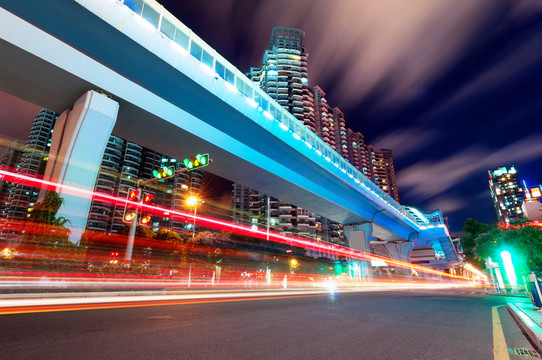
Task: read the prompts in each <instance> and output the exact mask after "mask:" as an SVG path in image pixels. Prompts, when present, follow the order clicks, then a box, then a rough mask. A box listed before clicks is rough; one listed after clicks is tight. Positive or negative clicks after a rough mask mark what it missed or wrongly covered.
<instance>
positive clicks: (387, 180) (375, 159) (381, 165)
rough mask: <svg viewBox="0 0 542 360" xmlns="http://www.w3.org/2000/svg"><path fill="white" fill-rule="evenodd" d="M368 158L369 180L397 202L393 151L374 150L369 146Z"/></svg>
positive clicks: (397, 190) (397, 193)
mask: <svg viewBox="0 0 542 360" xmlns="http://www.w3.org/2000/svg"><path fill="white" fill-rule="evenodd" d="M369 157H370V163H371V165H370V166H371V179H372V180H373V182H374V183H375V184H377V185H378V186H379V187H380V188H381V189H382V190H384V192H386V194H388V195H389V196H391V197H392V198H393V199H395V201H397V202H399V189H398V188H397V176H396V174H395V162H394V160H393V150H390V149H380V150H376V149H375V148H374V146H372V145H370V146H369Z"/></svg>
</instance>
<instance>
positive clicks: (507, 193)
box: [488, 166, 524, 224]
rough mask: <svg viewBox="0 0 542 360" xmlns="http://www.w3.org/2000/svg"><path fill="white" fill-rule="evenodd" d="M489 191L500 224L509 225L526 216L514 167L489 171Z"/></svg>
mask: <svg viewBox="0 0 542 360" xmlns="http://www.w3.org/2000/svg"><path fill="white" fill-rule="evenodd" d="M488 173H489V191H490V194H491V199H492V200H493V206H494V207H495V213H496V215H497V218H498V219H499V221H500V222H503V223H506V224H509V223H510V222H512V221H515V220H519V219H521V218H522V217H523V216H524V213H523V210H522V205H523V194H522V188H521V186H520V184H519V180H518V173H517V171H516V169H515V168H514V166H512V167H510V169H507V168H506V167H500V168H497V169H494V170H489V171H488Z"/></svg>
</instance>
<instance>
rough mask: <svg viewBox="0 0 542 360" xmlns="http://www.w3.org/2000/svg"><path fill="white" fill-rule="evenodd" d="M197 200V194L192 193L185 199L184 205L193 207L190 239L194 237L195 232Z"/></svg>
mask: <svg viewBox="0 0 542 360" xmlns="http://www.w3.org/2000/svg"><path fill="white" fill-rule="evenodd" d="M198 201H199V199H198V198H197V196H194V195H192V196H189V197H188V198H187V199H186V205H188V206H193V207H194V223H193V224H192V239H193V238H194V235H195V233H196V215H197V211H198Z"/></svg>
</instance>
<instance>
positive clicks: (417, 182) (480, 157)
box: [397, 135, 542, 200]
mask: <svg viewBox="0 0 542 360" xmlns="http://www.w3.org/2000/svg"><path fill="white" fill-rule="evenodd" d="M539 157H542V135H533V136H529V137H527V138H524V139H522V140H519V141H516V142H514V143H512V144H510V145H508V146H506V147H504V148H502V149H500V150H497V151H493V152H491V151H488V150H486V149H480V148H476V147H471V148H469V149H467V150H464V151H461V152H459V153H456V154H454V155H451V156H449V157H447V158H444V159H440V160H438V161H427V160H425V161H420V162H418V163H416V164H414V165H412V166H409V167H408V168H406V169H404V170H402V171H401V172H400V173H399V174H398V176H397V178H398V181H399V189H401V191H402V192H403V193H405V194H406V195H407V196H408V197H414V198H417V199H420V200H425V199H430V198H432V197H435V196H437V195H440V194H444V193H446V192H448V191H449V190H450V189H452V188H453V187H455V186H456V185H458V184H459V183H461V182H463V181H465V180H467V179H469V177H470V176H472V175H474V174H476V173H480V172H487V171H488V170H489V169H492V168H495V167H498V166H503V165H510V164H515V165H519V164H522V163H526V162H529V161H531V160H533V159H536V158H539Z"/></svg>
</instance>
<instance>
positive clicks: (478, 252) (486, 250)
mask: <svg viewBox="0 0 542 360" xmlns="http://www.w3.org/2000/svg"><path fill="white" fill-rule="evenodd" d="M463 230H464V231H465V232H467V233H469V235H467V236H466V237H464V238H463V239H462V244H463V249H464V252H465V257H466V258H467V260H468V261H471V262H473V263H477V264H478V265H480V266H484V263H485V261H486V260H487V258H488V257H491V258H492V259H493V260H494V261H499V259H500V253H501V252H502V251H504V250H507V251H509V252H510V253H511V254H512V256H513V258H514V262H515V263H516V267H518V271H522V270H527V269H529V270H542V229H541V228H539V227H535V226H531V225H529V222H526V221H520V222H519V223H517V224H515V225H512V226H508V227H500V226H497V225H493V226H489V225H487V224H482V223H479V222H478V221H476V220H474V219H470V218H469V219H467V221H465V225H464V226H463Z"/></svg>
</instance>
